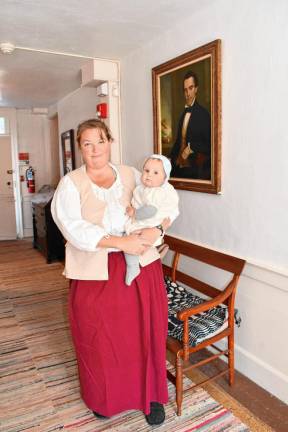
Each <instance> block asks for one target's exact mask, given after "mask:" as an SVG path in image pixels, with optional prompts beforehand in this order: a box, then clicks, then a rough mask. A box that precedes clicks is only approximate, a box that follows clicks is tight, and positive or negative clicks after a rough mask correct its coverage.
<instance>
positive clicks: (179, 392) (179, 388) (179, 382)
mask: <svg viewBox="0 0 288 432" xmlns="http://www.w3.org/2000/svg"><path fill="white" fill-rule="evenodd" d="M182 401H183V373H182V360H181V358H179V357H177V360H176V404H177V415H178V416H181V413H182Z"/></svg>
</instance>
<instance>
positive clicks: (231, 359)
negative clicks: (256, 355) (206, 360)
mask: <svg viewBox="0 0 288 432" xmlns="http://www.w3.org/2000/svg"><path fill="white" fill-rule="evenodd" d="M228 350H229V353H228V366H229V385H230V386H231V385H233V384H234V377H235V373H234V334H233V333H232V334H231V335H230V336H228Z"/></svg>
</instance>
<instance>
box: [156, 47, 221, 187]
mask: <svg viewBox="0 0 288 432" xmlns="http://www.w3.org/2000/svg"><path fill="white" fill-rule="evenodd" d="M152 81H153V117H154V118H153V120H154V124H153V126H154V151H155V153H159V154H163V155H164V156H167V157H168V158H169V159H170V161H171V164H172V171H171V183H172V184H173V186H175V187H176V188H177V189H186V190H191V191H198V192H208V193H218V192H220V190H221V41H220V40H219V39H218V40H215V41H213V42H210V43H208V44H206V45H204V46H201V47H199V48H196V49H194V50H192V51H189V52H187V53H185V54H182V55H180V56H179V57H176V58H174V59H172V60H169V61H167V62H165V63H163V64H161V65H159V66H156V67H154V68H153V69H152Z"/></svg>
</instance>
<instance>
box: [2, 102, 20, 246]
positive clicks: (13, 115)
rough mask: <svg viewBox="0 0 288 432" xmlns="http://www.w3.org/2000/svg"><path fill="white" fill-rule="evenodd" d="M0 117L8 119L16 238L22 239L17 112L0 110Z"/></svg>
mask: <svg viewBox="0 0 288 432" xmlns="http://www.w3.org/2000/svg"><path fill="white" fill-rule="evenodd" d="M0 115H1V116H3V117H6V118H8V121H9V136H10V140H11V155H12V170H13V175H12V179H13V193H14V198H15V217H16V236H17V238H20V239H22V238H23V216H22V196H21V187H20V177H19V161H18V139H17V110H16V108H1V107H0Z"/></svg>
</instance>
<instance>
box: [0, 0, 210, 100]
mask: <svg viewBox="0 0 288 432" xmlns="http://www.w3.org/2000/svg"><path fill="white" fill-rule="evenodd" d="M215 1H217V0H201V1H199V0H157V1H155V0H122V1H121V2H120V1H118V0H82V1H81V2H79V0H61V1H60V2H59V0H49V1H47V2H46V1H45V2H44V1H42V0H40V1H39V0H1V7H0V22H1V26H0V43H1V42H11V43H12V44H14V45H15V46H16V47H28V48H33V49H36V50H48V51H55V52H62V53H68V54H74V55H75V54H77V55H82V56H84V57H85V56H87V57H97V58H109V59H121V58H123V57H125V56H126V55H128V54H129V53H130V52H131V51H133V50H135V49H137V48H139V47H140V46H142V45H144V44H145V43H147V42H148V41H149V40H152V39H154V38H156V37H157V36H158V35H159V34H160V33H162V32H165V31H167V30H168V29H169V28H170V27H171V23H177V22H179V21H181V20H183V17H185V16H189V15H192V14H193V13H197V12H198V11H199V10H200V9H203V8H205V7H208V6H209V5H211V4H212V3H214V2H215ZM172 25H173V24H172ZM169 26H170V27H169ZM85 61H87V60H85V58H77V57H68V56H61V55H55V54H44V53H39V52H31V51H25V50H21V49H16V50H15V51H14V52H13V53H12V54H10V55H7V54H0V106H10V107H17V108H31V107H35V106H37V107H45V106H49V105H51V104H54V103H55V102H56V101H57V100H59V99H60V98H62V97H64V96H65V95H66V94H68V93H70V92H71V91H73V90H75V89H76V88H78V87H79V86H80V79H81V74H80V68H81V65H82V64H83V63H84V62H85Z"/></svg>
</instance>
